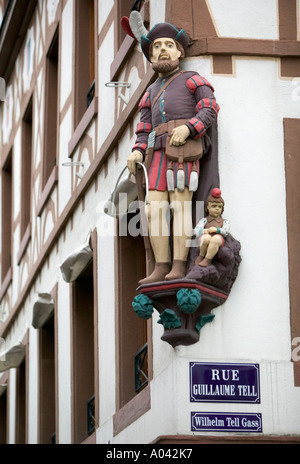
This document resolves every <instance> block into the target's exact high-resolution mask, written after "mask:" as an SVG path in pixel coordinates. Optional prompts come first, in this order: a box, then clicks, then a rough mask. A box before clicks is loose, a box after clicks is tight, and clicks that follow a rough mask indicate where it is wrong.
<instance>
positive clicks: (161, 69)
mask: <svg viewBox="0 0 300 464" xmlns="http://www.w3.org/2000/svg"><path fill="white" fill-rule="evenodd" d="M178 66H179V59H177V60H158V61H157V63H153V64H152V67H153V70H154V71H155V72H158V73H163V74H165V73H171V72H172V71H175V69H176V68H178Z"/></svg>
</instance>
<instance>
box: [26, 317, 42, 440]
mask: <svg viewBox="0 0 300 464" xmlns="http://www.w3.org/2000/svg"><path fill="white" fill-rule="evenodd" d="M29 341H30V342H29V345H28V349H29V360H30V361H29V367H30V369H29V370H28V385H30V388H29V389H28V443H29V444H36V443H38V410H39V409H38V405H39V399H40V398H39V388H38V387H39V386H38V375H39V370H38V331H37V330H36V329H34V328H33V327H32V326H29Z"/></svg>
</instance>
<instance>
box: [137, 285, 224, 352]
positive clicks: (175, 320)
mask: <svg viewBox="0 0 300 464" xmlns="http://www.w3.org/2000/svg"><path fill="white" fill-rule="evenodd" d="M137 292H138V295H137V296H136V297H135V298H134V300H133V303H132V307H133V310H134V311H135V313H136V314H137V315H138V316H139V317H141V318H143V319H149V318H150V317H151V316H152V314H153V311H154V309H155V310H156V311H158V313H159V320H158V323H159V324H161V325H162V326H163V327H164V333H163V335H162V337H161V339H162V340H163V341H166V342H167V343H169V344H170V345H172V346H173V347H175V346H178V345H192V344H193V343H196V342H197V341H198V340H199V334H200V330H201V329H202V327H204V325H206V324H207V323H209V322H212V321H213V319H214V317H215V315H214V314H211V311H212V309H214V308H216V307H217V306H220V305H222V304H223V303H224V302H225V301H226V299H227V297H228V294H227V293H225V292H222V291H220V290H219V289H216V288H215V287H212V286H210V285H206V284H199V283H197V282H195V281H193V280H177V281H175V280H174V281H170V282H166V281H164V282H157V283H154V284H145V285H141V286H140V287H139V288H138V289H137Z"/></svg>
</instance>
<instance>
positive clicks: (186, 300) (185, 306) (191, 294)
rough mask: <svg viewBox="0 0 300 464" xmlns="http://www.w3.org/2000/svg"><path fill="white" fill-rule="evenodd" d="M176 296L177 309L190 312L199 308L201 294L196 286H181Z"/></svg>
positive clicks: (185, 312)
mask: <svg viewBox="0 0 300 464" xmlns="http://www.w3.org/2000/svg"><path fill="white" fill-rule="evenodd" d="M176 298H177V304H178V307H179V309H180V310H181V311H182V312H183V313H184V314H192V313H194V312H195V311H197V309H198V308H199V306H200V303H201V299H202V296H201V293H200V292H199V290H198V289H197V288H181V289H180V290H178V292H177V294H176Z"/></svg>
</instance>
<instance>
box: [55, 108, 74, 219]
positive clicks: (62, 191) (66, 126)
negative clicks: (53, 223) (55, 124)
mask: <svg viewBox="0 0 300 464" xmlns="http://www.w3.org/2000/svg"><path fill="white" fill-rule="evenodd" d="M71 136H72V108H71V107H70V108H69V110H68V111H67V113H66V115H65V117H64V119H63V121H62V123H61V125H60V129H59V154H58V175H59V179H62V181H61V180H60V182H59V183H58V198H59V201H58V214H59V215H60V214H61V213H62V212H63V210H64V208H65V206H66V204H67V203H68V201H69V199H70V198H71V179H72V169H73V168H72V167H70V166H63V163H67V162H69V161H70V159H69V156H68V153H69V151H68V143H69V141H70V139H71Z"/></svg>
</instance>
